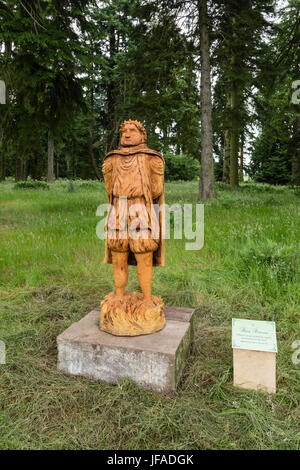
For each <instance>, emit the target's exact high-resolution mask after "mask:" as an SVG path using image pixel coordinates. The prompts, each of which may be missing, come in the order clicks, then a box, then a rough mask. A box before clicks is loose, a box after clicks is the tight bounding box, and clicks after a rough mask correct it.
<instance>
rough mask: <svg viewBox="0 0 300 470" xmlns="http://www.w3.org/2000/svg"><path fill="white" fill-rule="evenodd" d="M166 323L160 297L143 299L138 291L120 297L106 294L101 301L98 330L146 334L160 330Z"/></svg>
mask: <svg viewBox="0 0 300 470" xmlns="http://www.w3.org/2000/svg"><path fill="white" fill-rule="evenodd" d="M165 323H166V319H165V314H164V304H163V301H162V299H161V298H160V297H156V296H155V295H152V296H151V300H148V301H146V300H144V299H143V295H142V294H140V293H138V292H126V293H125V294H124V295H123V296H122V297H118V296H116V295H115V294H114V293H110V294H108V295H107V296H106V297H105V298H104V300H102V302H101V308H100V330H102V331H105V332H107V333H111V334H112V335H115V336H138V335H148V334H151V333H155V332H156V331H160V330H161V329H162V328H163V327H164V326H165Z"/></svg>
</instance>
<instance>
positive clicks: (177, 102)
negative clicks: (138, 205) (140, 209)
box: [0, 0, 300, 200]
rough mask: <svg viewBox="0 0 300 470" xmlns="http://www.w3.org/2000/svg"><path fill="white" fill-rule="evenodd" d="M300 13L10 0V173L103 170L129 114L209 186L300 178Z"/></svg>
mask: <svg viewBox="0 0 300 470" xmlns="http://www.w3.org/2000/svg"><path fill="white" fill-rule="evenodd" d="M299 26H300V2H299V0H285V1H280V2H278V1H274V0H228V1H222V0H215V1H210V0H207V1H201V0H160V1H157V0H109V1H108V0H105V1H98V0H75V1H71V0H22V1H11V0H1V1H0V80H1V82H2V85H3V84H4V85H5V90H4V91H5V104H4V103H3V104H1V105H0V112H1V114H0V181H3V180H5V178H9V177H10V178H14V179H15V180H16V181H25V180H27V179H31V180H45V181H47V182H48V183H52V182H53V181H54V180H55V179H58V178H68V179H70V180H72V179H78V178H80V179H98V180H100V181H101V180H103V175H102V173H101V162H102V160H103V158H104V156H105V154H106V153H107V152H108V151H109V150H111V149H113V148H116V147H117V146H118V143H119V126H120V124H121V123H122V122H123V121H124V120H125V119H129V118H130V119H137V120H140V121H141V122H142V123H143V125H144V126H145V127H146V129H147V134H148V145H149V147H152V148H155V149H157V150H158V151H160V152H162V154H163V155H164V157H165V160H166V179H167V180H169V181H172V180H192V179H198V180H199V194H198V197H199V198H200V199H203V200H206V199H210V198H214V197H215V196H216V190H215V181H223V182H224V183H225V184H228V185H230V186H231V187H232V188H237V187H238V186H239V183H240V182H241V181H243V179H244V178H246V179H248V178H250V179H252V180H254V181H257V182H263V183H270V184H275V185H292V186H297V185H299V184H300V104H299V103H300V81H299V80H300V27H299ZM4 85H3V86H4Z"/></svg>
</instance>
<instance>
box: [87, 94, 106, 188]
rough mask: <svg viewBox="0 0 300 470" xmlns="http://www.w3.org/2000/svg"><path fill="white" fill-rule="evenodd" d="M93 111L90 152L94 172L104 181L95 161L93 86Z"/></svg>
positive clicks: (92, 96) (92, 98) (92, 102)
mask: <svg viewBox="0 0 300 470" xmlns="http://www.w3.org/2000/svg"><path fill="white" fill-rule="evenodd" d="M91 113H92V116H91V120H90V134H89V154H90V159H91V163H92V167H93V170H94V173H95V175H96V178H97V179H98V180H99V181H102V180H103V178H102V177H101V174H100V172H99V170H98V168H97V164H96V161H95V155H94V146H93V140H94V139H93V131H94V90H93V88H92V90H91Z"/></svg>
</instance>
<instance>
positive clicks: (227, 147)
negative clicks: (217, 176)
mask: <svg viewBox="0 0 300 470" xmlns="http://www.w3.org/2000/svg"><path fill="white" fill-rule="evenodd" d="M223 181H224V183H228V184H229V183H230V130H229V129H226V130H225V136H224V161H223Z"/></svg>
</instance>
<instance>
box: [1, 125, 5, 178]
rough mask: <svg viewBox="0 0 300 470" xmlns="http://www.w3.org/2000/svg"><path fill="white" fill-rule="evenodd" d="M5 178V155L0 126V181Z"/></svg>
mask: <svg viewBox="0 0 300 470" xmlns="http://www.w3.org/2000/svg"><path fill="white" fill-rule="evenodd" d="M4 180H5V157H4V151H3V129H2V128H1V127H0V181H4Z"/></svg>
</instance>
